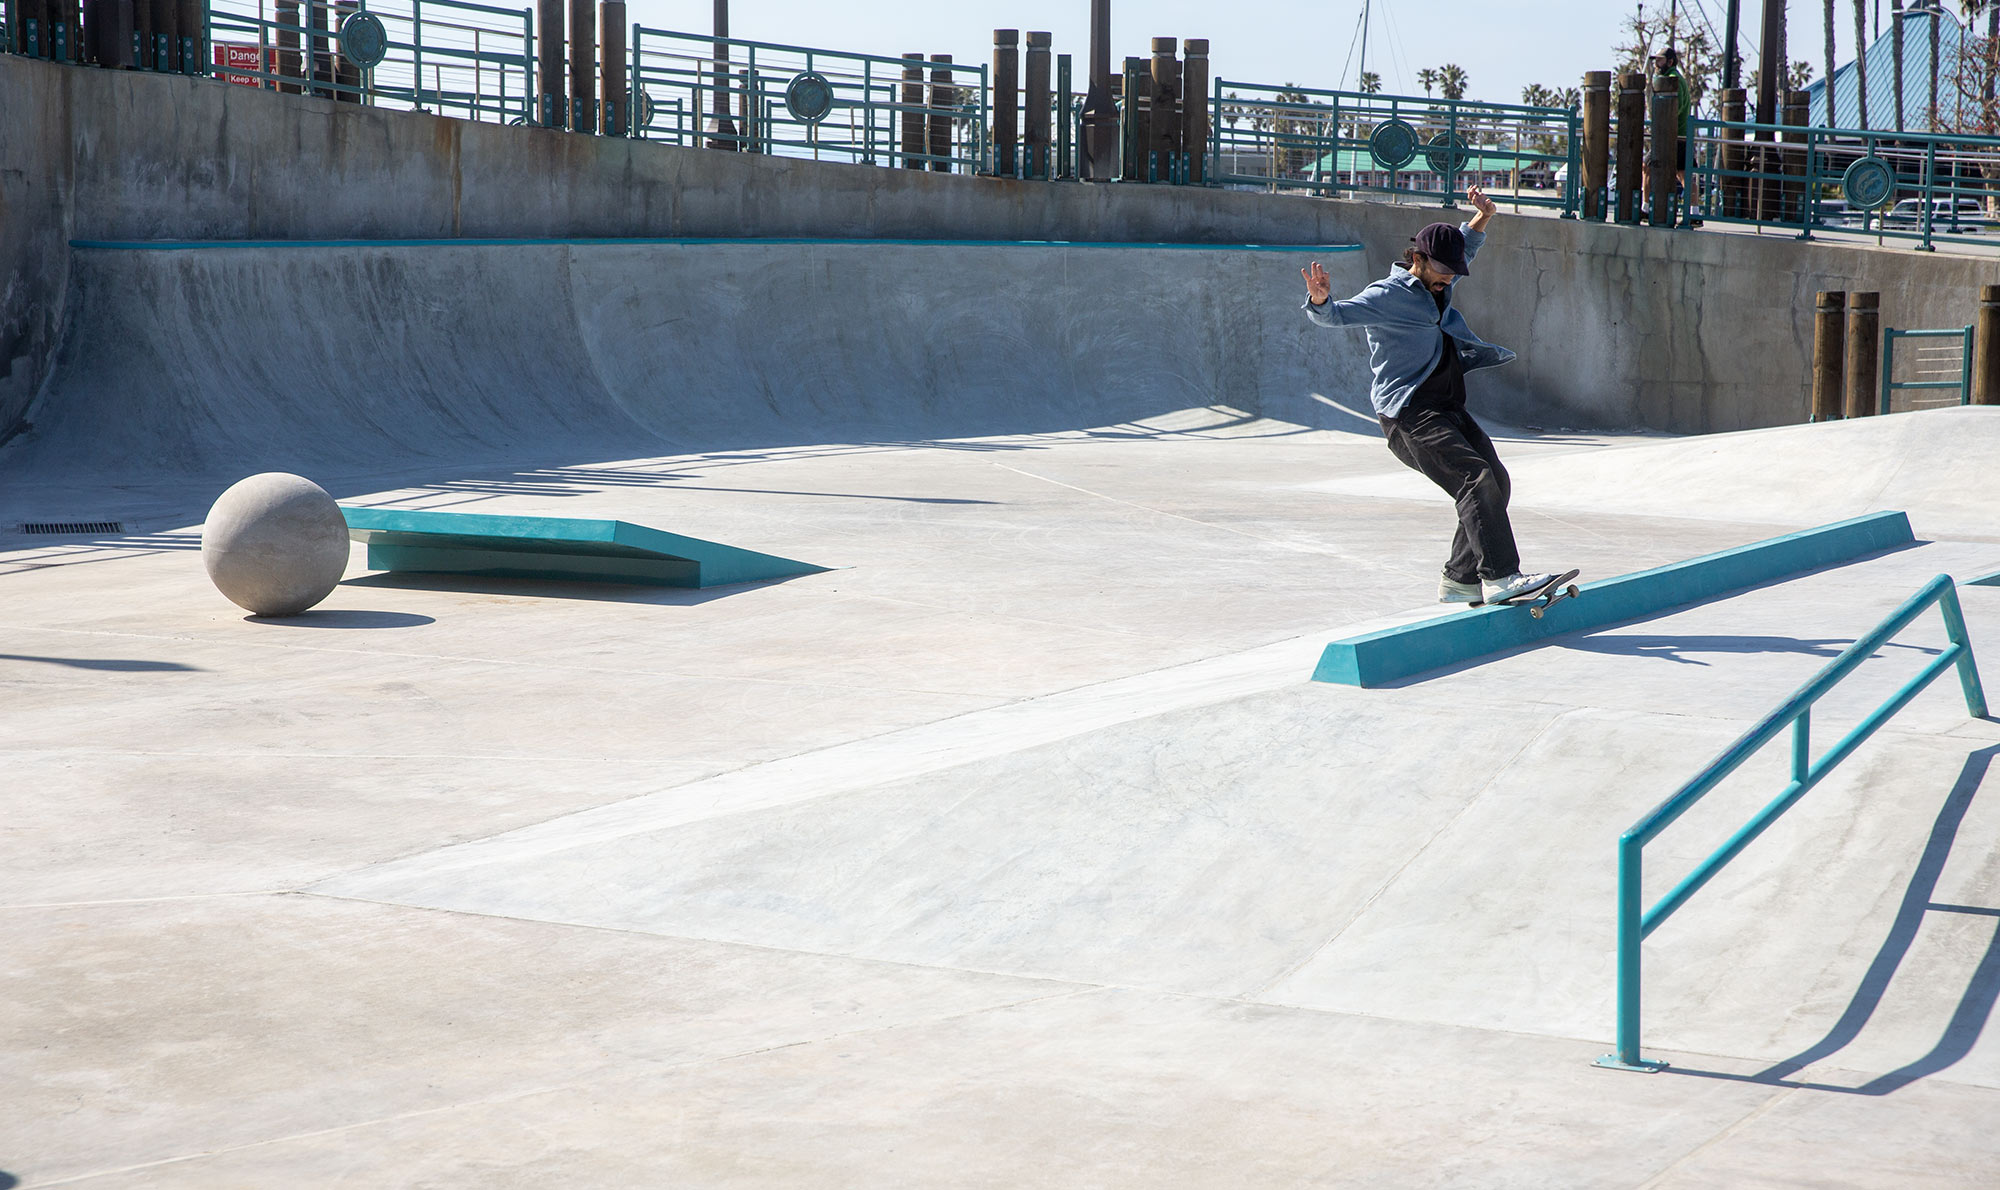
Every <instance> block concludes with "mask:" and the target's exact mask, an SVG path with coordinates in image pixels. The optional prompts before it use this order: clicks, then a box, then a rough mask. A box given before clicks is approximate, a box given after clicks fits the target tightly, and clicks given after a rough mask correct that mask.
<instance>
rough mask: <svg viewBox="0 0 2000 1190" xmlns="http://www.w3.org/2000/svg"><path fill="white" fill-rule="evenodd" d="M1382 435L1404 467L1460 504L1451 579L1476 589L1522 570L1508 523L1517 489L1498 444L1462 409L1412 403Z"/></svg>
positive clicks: (1448, 566) (1448, 570) (1447, 571)
mask: <svg viewBox="0 0 2000 1190" xmlns="http://www.w3.org/2000/svg"><path fill="white" fill-rule="evenodd" d="M1382 432H1383V433H1385V434H1387V435H1388V436H1389V453H1391V454H1393V455H1395V456H1396V458H1397V459H1398V460H1400V461H1401V462H1402V464H1403V465H1404V466H1405V467H1409V468H1411V469H1412V470H1415V471H1421V472H1423V474H1424V476H1425V478H1427V479H1429V480H1430V481H1431V482H1432V483H1434V484H1436V485H1437V486H1439V487H1441V488H1443V489H1444V490H1445V491H1446V492H1449V493H1450V494H1451V498H1452V499H1453V500H1455V501H1457V503H1458V532H1457V533H1454V534H1453V535H1452V538H1451V561H1449V562H1446V563H1445V564H1444V576H1445V577H1446V578H1448V579H1451V580H1452V581H1453V582H1459V583H1476V582H1478V581H1479V580H1480V579H1483V578H1505V577H1506V576H1507V575H1510V574H1513V573H1514V572H1515V571H1517V570H1519V569H1521V554H1520V551H1519V550H1517V549H1516V548H1515V547H1514V526H1513V523H1512V522H1510V521H1509V520H1508V519H1507V497H1508V496H1509V495H1511V494H1512V493H1513V490H1514V485H1513V483H1512V481H1510V480H1509V479H1508V478H1507V469H1506V468H1505V467H1502V466H1501V465H1500V456H1499V454H1498V453H1496V452H1495V451H1494V449H1493V440H1492V439H1491V438H1488V437H1487V436H1486V431H1485V430H1482V429H1480V428H1479V423H1478V422H1476V421H1473V420H1472V415H1471V414H1469V413H1467V412H1466V411H1465V409H1464V407H1463V406H1460V407H1457V408H1451V407H1439V406H1437V405H1433V404H1431V403H1429V402H1426V401H1423V400H1421V399H1419V400H1413V401H1411V402H1410V404H1408V405H1406V406H1404V407H1403V412H1402V413H1401V414H1400V415H1399V416H1397V417H1393V418H1389V417H1385V418H1383V419H1382Z"/></svg>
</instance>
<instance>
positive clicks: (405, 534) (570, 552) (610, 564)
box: [340, 505, 829, 587]
mask: <svg viewBox="0 0 2000 1190" xmlns="http://www.w3.org/2000/svg"><path fill="white" fill-rule="evenodd" d="M340 512H341V515H342V516H344V517H346V518H347V535H348V537H350V538H352V539H353V540H355V541H359V542H361V543H363V544H364V545H366V546H367V547H368V567H369V569H371V570H390V571H399V572H405V573H419V574H467V575H478V576H481V577H488V578H529V579H559V580H563V581H568V582H592V583H644V584H649V585H652V586H664V587H719V586H723V585H725V584H728V583H756V582H766V581H769V580H771V579H780V578H791V577H793V576H794V575H801V574H818V573H820V572H821V571H824V570H827V569H829V568H828V567H825V566H814V565H813V564H811V563H809V562H798V561H794V560H792V559H790V558H780V557H777V556H775V555H773V554H760V553H757V552H755V551H754V550H744V549H738V548H736V547H735V546H731V545H722V544H720V543H718V542H713V541H703V540H701V539H700V538H698V537H683V536H681V535H680V534H678V533H665V532H662V531H660V530H658V529H648V528H647V527H646V526H644V525H634V524H631V523H630V522H628V521H594V520H573V519H570V518H568V517H539V516H487V515H484V514H480V513H470V512H425V511H417V510H408V509H395V508H350V507H348V506H347V505H342V506H341V508H340Z"/></svg>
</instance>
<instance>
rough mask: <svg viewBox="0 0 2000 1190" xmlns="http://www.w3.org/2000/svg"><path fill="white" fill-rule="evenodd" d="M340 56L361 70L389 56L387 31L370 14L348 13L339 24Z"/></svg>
mask: <svg viewBox="0 0 2000 1190" xmlns="http://www.w3.org/2000/svg"><path fill="white" fill-rule="evenodd" d="M340 54H341V56H342V57H343V58H346V59H347V60H348V61H349V62H352V63H354V64H355V65H356V66H359V67H360V68H361V69H363V70H371V69H373V68H374V67H376V66H379V65H381V63H382V59H384V58H386V57H388V56H389V31H388V30H387V29H384V28H383V27H382V18H381V17H378V16H376V15H375V14H374V13H372V12H350V13H348V14H347V16H346V17H345V18H344V19H342V20H341V22H340Z"/></svg>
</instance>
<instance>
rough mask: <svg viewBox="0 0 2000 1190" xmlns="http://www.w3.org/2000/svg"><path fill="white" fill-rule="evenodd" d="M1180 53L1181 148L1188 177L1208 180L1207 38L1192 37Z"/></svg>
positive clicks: (1201, 180)
mask: <svg viewBox="0 0 2000 1190" xmlns="http://www.w3.org/2000/svg"><path fill="white" fill-rule="evenodd" d="M1181 48H1182V50H1183V52H1182V54H1181V151H1182V152H1184V153H1186V154H1187V180H1188V181H1189V182H1192V183H1194V184H1195V185H1197V186H1199V185H1201V184H1203V183H1204V182H1206V181H1208V131H1209V121H1208V114H1209V113H1208V38H1206V37H1190V38H1188V39H1187V42H1186V44H1185V45H1183V46H1182V47H1181Z"/></svg>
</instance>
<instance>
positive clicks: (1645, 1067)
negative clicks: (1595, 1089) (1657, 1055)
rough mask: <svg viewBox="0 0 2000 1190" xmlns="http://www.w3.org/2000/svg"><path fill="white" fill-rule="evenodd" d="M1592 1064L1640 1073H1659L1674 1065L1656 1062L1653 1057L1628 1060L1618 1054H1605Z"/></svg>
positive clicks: (1607, 1068) (1608, 1068)
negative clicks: (1635, 1060)
mask: <svg viewBox="0 0 2000 1190" xmlns="http://www.w3.org/2000/svg"><path fill="white" fill-rule="evenodd" d="M1591 1065H1592V1066H1602V1067H1604V1068H1605V1069H1606V1070H1632V1071H1637V1072H1638V1073H1640V1074H1658V1073H1659V1072H1660V1071H1662V1070H1665V1069H1666V1068H1667V1067H1668V1066H1670V1065H1672V1063H1669V1062H1655V1061H1653V1060H1652V1059H1651V1058H1641V1059H1639V1060H1638V1061H1637V1062H1627V1061H1625V1060H1624V1059H1622V1058H1620V1057H1619V1056H1618V1055H1617V1054H1605V1055H1604V1056H1602V1057H1600V1058H1598V1059H1597V1060H1596V1061H1595V1062H1592V1063H1591Z"/></svg>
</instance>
